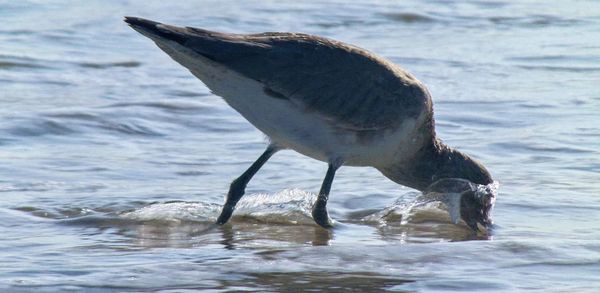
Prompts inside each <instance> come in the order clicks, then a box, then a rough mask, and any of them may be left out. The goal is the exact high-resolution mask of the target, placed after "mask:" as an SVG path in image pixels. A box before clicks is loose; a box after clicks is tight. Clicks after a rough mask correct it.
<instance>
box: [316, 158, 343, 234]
mask: <svg viewBox="0 0 600 293" xmlns="http://www.w3.org/2000/svg"><path fill="white" fill-rule="evenodd" d="M339 165H340V164H334V163H329V168H327V174H326V175H325V179H324V180H323V184H322V185H321V190H320V191H319V196H318V197H317V201H315V205H314V206H313V209H312V216H313V219H314V220H315V222H317V224H319V226H321V227H323V228H331V227H333V226H332V225H331V222H330V221H329V214H328V213H327V200H328V199H329V191H330V190H331V183H332V182H333V177H334V176H335V171H336V170H337V169H338V168H339V167H340V166H339Z"/></svg>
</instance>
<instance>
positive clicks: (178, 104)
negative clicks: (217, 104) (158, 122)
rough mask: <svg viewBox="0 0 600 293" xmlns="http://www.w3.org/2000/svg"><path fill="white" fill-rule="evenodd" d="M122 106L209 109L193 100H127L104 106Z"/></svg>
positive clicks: (179, 110)
mask: <svg viewBox="0 0 600 293" xmlns="http://www.w3.org/2000/svg"><path fill="white" fill-rule="evenodd" d="M121 107H148V108H157V109H161V110H167V111H169V112H189V111H192V112H197V111H199V110H207V107H206V106H204V105H202V104H199V103H191V102H173V101H169V102H125V103H115V104H111V105H108V106H105V107H104V108H121Z"/></svg>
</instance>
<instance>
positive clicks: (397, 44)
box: [0, 1, 600, 292]
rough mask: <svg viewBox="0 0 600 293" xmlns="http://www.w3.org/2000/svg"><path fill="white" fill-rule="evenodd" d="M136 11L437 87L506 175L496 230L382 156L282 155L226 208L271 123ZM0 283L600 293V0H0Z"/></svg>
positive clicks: (447, 109) (453, 124)
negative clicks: (484, 230)
mask: <svg viewBox="0 0 600 293" xmlns="http://www.w3.org/2000/svg"><path fill="white" fill-rule="evenodd" d="M124 15H135V16H143V17H148V18H151V19H156V20H160V21H164V22H169V23H173V24H179V25H190V26H199V27H205V28H210V29H215V30H224V31H231V32H261V31H300V32H306V33H313V34H319V35H324V36H328V37H332V38H335V39H339V40H342V41H346V42H349V43H352V44H356V45H358V46H361V47H364V48H367V49H369V50H371V51H374V52H376V53H378V54H382V55H383V56H385V57H387V58H389V59H391V60H392V61H394V62H396V63H399V64H401V65H402V66H403V67H404V68H406V69H408V70H409V71H410V72H412V73H414V74H415V75H416V76H417V77H418V78H419V79H420V80H422V81H423V82H424V83H425V84H427V85H428V86H429V88H430V90H431V92H432V95H433V97H434V103H435V111H436V121H437V131H438V133H439V135H440V136H441V137H442V138H443V139H444V140H445V141H446V142H447V143H448V144H450V145H452V146H456V147H458V148H459V149H461V150H464V151H465V152H467V153H469V154H472V155H473V156H474V157H477V158H478V159H480V160H481V161H483V162H484V163H485V164H486V166H487V167H488V168H489V169H490V170H491V172H492V174H493V175H494V178H495V179H496V180H497V181H498V182H500V189H499V194H498V197H497V201H496V207H495V210H494V221H495V224H496V227H495V229H494V230H493V233H491V234H490V235H481V234H479V235H475V236H474V235H473V234H471V233H470V232H469V230H468V228H467V227H466V226H465V225H464V224H460V225H453V224H451V223H450V218H449V216H448V214H447V213H446V212H445V211H444V210H443V207H441V206H439V205H436V204H431V205H426V206H422V207H419V208H417V209H410V208H407V207H410V206H411V204H413V203H414V202H415V201H416V199H417V197H418V194H417V193H415V192H414V191H412V190H411V189H408V188H405V187H401V186H398V185H395V184H394V183H392V182H390V181H389V180H387V179H385V178H384V177H383V176H382V175H380V174H379V173H378V172H377V171H376V170H374V169H370V168H349V167H345V168H342V169H340V171H339V172H338V174H337V176H336V179H335V181H334V184H333V189H332V194H331V198H330V203H329V210H330V214H331V216H332V218H334V219H335V220H336V222H337V225H336V226H337V227H336V228H335V229H334V230H332V231H326V230H323V229H321V228H318V227H317V226H316V225H314V224H313V223H312V221H311V220H310V217H309V214H308V213H307V207H309V206H310V203H311V201H312V200H314V192H316V191H317V190H318V188H319V186H320V183H321V180H322V177H323V176H324V174H325V171H326V166H325V165H324V164H323V163H321V162H317V161H314V160H311V159H308V158H305V157H302V156H301V155H298V154H295V153H293V152H291V151H286V152H281V153H278V154H276V155H275V156H274V157H273V159H271V161H269V162H268V163H267V164H266V165H265V167H264V168H263V169H262V170H261V171H260V172H259V173H258V175H257V176H256V177H255V178H254V179H253V181H252V182H251V183H250V184H249V186H248V189H247V194H248V195H247V196H246V198H245V199H244V201H243V202H242V203H241V205H242V206H241V207H240V209H239V210H238V211H237V212H236V215H235V217H234V218H233V219H232V222H231V224H228V225H225V226H222V227H213V226H212V224H211V223H212V221H213V220H214V217H215V216H216V213H218V209H219V205H220V204H221V203H222V202H223V197H224V195H225V193H226V191H227V188H228V185H229V182H230V181H231V180H232V179H233V178H235V177H236V176H237V175H239V174H240V173H241V172H243V170H245V168H246V167H247V166H249V165H250V164H251V162H252V161H254V160H255V159H256V158H257V157H258V155H259V154H260V153H262V151H263V149H264V148H265V146H266V143H265V139H264V138H263V136H262V135H261V134H260V133H259V132H258V131H257V130H255V129H254V128H253V127H252V126H251V125H249V124H248V123H247V122H245V121H244V120H243V118H241V116H239V115H238V114H237V113H236V112H234V111H233V110H232V109H230V108H229V107H228V106H227V105H226V104H225V103H224V102H223V101H221V100H220V98H218V97H216V96H214V95H212V94H210V92H209V91H208V90H207V89H206V87H204V86H203V85H202V84H201V83H200V82H199V81H197V80H196V79H195V78H193V77H192V76H191V74H189V73H188V72H187V71H186V70H185V69H183V68H181V67H180V66H179V65H178V64H176V63H175V62H173V61H172V60H170V59H169V57H167V56H166V55H165V54H164V53H163V52H161V51H160V50H159V49H158V48H156V46H154V45H153V44H152V43H151V42H150V41H149V40H147V39H146V38H144V37H142V36H141V35H139V34H137V33H136V32H134V31H133V30H131V29H130V28H128V27H127V26H126V25H125V24H124V23H123V22H122V16H124ZM0 19H2V23H3V24H2V27H1V28H0V44H1V45H0V105H2V107H0V195H1V196H2V204H0V234H2V235H3V237H1V238H0V290H10V291H37V290H43V291H46V292H47V291H62V290H76V291H77V290H86V291H91V292H94V291H138V290H141V291H145V290H158V291H160V290H162V291H173V292H175V291H177V292H180V291H183V290H185V289H190V290H191V289H207V290H214V291H226V290H231V291H236V290H239V291H288V292H289V291H297V290H309V289H323V290H340V291H342V290H343V291H357V292H365V291H380V290H389V291H459V292H464V291H515V290H538V291H544V292H546V291H548V290H550V291H590V292H594V291H597V290H598V288H600V213H598V210H600V183H599V182H600V115H598V111H599V110H600V88H599V87H598V84H599V83H598V82H599V81H600V4H599V3H598V2H594V1H577V2H572V3H567V2H560V3H555V2H547V3H543V4H542V3H538V2H535V1H531V2H530V1H519V2H516V1H463V2H446V1H428V2H426V3H424V2H416V1H414V2H413V1H403V2H402V3H398V4H391V3H388V2H384V1H382V2H378V3H376V4H373V2H365V3H358V2H352V3H345V2H336V1H332V2H314V3H312V4H304V5H300V4H296V3H295V2H292V1H289V2H285V1H283V2H282V1H277V2H263V1H245V2H243V3H237V2H228V1H177V4H171V3H168V2H167V1H145V3H144V5H143V6H142V5H141V4H140V3H137V2H134V1H112V2H110V4H108V3H105V2H104V1H85V2H80V3H68V1H44V2H38V1H11V2H2V3H0Z"/></svg>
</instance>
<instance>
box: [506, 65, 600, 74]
mask: <svg viewBox="0 0 600 293" xmlns="http://www.w3.org/2000/svg"><path fill="white" fill-rule="evenodd" d="M516 66H517V67H518V68H521V69H526V70H543V71H564V72H576V73H585V72H600V67H597V66H555V65H516Z"/></svg>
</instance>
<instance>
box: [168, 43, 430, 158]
mask: <svg viewBox="0 0 600 293" xmlns="http://www.w3.org/2000/svg"><path fill="white" fill-rule="evenodd" d="M163 49H164V48H163ZM165 51H166V50H165ZM177 51H178V50H177ZM169 53H170V54H169V55H171V56H172V57H173V58H174V59H175V60H176V61H178V62H179V63H181V64H182V65H184V66H185V67H187V68H188V69H190V71H191V72H192V73H193V74H194V75H195V76H196V77H198V78H199V79H200V80H202V81H203V82H204V83H205V84H206V85H207V86H208V87H209V88H210V89H211V90H212V92H213V93H215V94H217V95H219V96H221V97H223V98H224V99H225V101H226V102H227V103H228V104H229V105H230V106H231V107H233V108H234V109H235V110H236V111H238V112H239V113H240V114H241V115H242V116H244V118H246V119H247V120H248V121H249V122H250V123H251V124H252V125H254V126H255V127H256V128H258V129H259V130H260V131H262V132H263V133H264V134H266V135H267V136H268V137H269V138H270V139H271V141H272V142H273V143H275V144H277V145H279V146H281V147H284V148H289V149H293V150H295V151H297V152H299V153H301V154H304V155H306V156H309V157H311V158H314V159H317V160H320V161H324V162H331V161H333V160H341V161H343V163H344V165H353V166H378V165H386V164H389V163H390V161H391V160H393V161H396V162H397V161H401V160H402V158H403V157H407V158H408V157H410V156H411V155H412V154H414V152H416V151H417V150H418V149H419V147H420V146H421V144H422V140H423V139H421V138H420V136H419V135H418V133H417V131H418V128H419V127H418V125H420V122H421V121H420V120H422V119H420V118H417V119H407V120H406V121H404V122H403V124H402V125H398V126H397V127H396V128H394V129H393V130H382V131H369V132H357V131H355V130H349V129H344V128H340V127H336V125H335V121H332V120H328V119H325V118H324V117H321V116H319V115H318V114H317V113H315V112H307V111H304V110H303V109H302V107H301V106H299V105H296V104H294V103H292V102H290V101H289V100H287V99H283V98H275V97H273V96H269V95H268V94H266V93H265V91H264V85H263V84H261V83H260V82H257V81H255V80H252V79H249V78H246V77H244V76H242V75H240V74H238V73H236V72H234V71H232V70H228V69H227V68H224V67H223V66H221V65H219V64H217V63H215V62H213V61H211V60H209V59H206V58H203V57H201V56H199V55H196V54H195V56H194V57H193V58H189V55H188V54H183V53H180V52H173V51H172V52H169Z"/></svg>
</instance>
